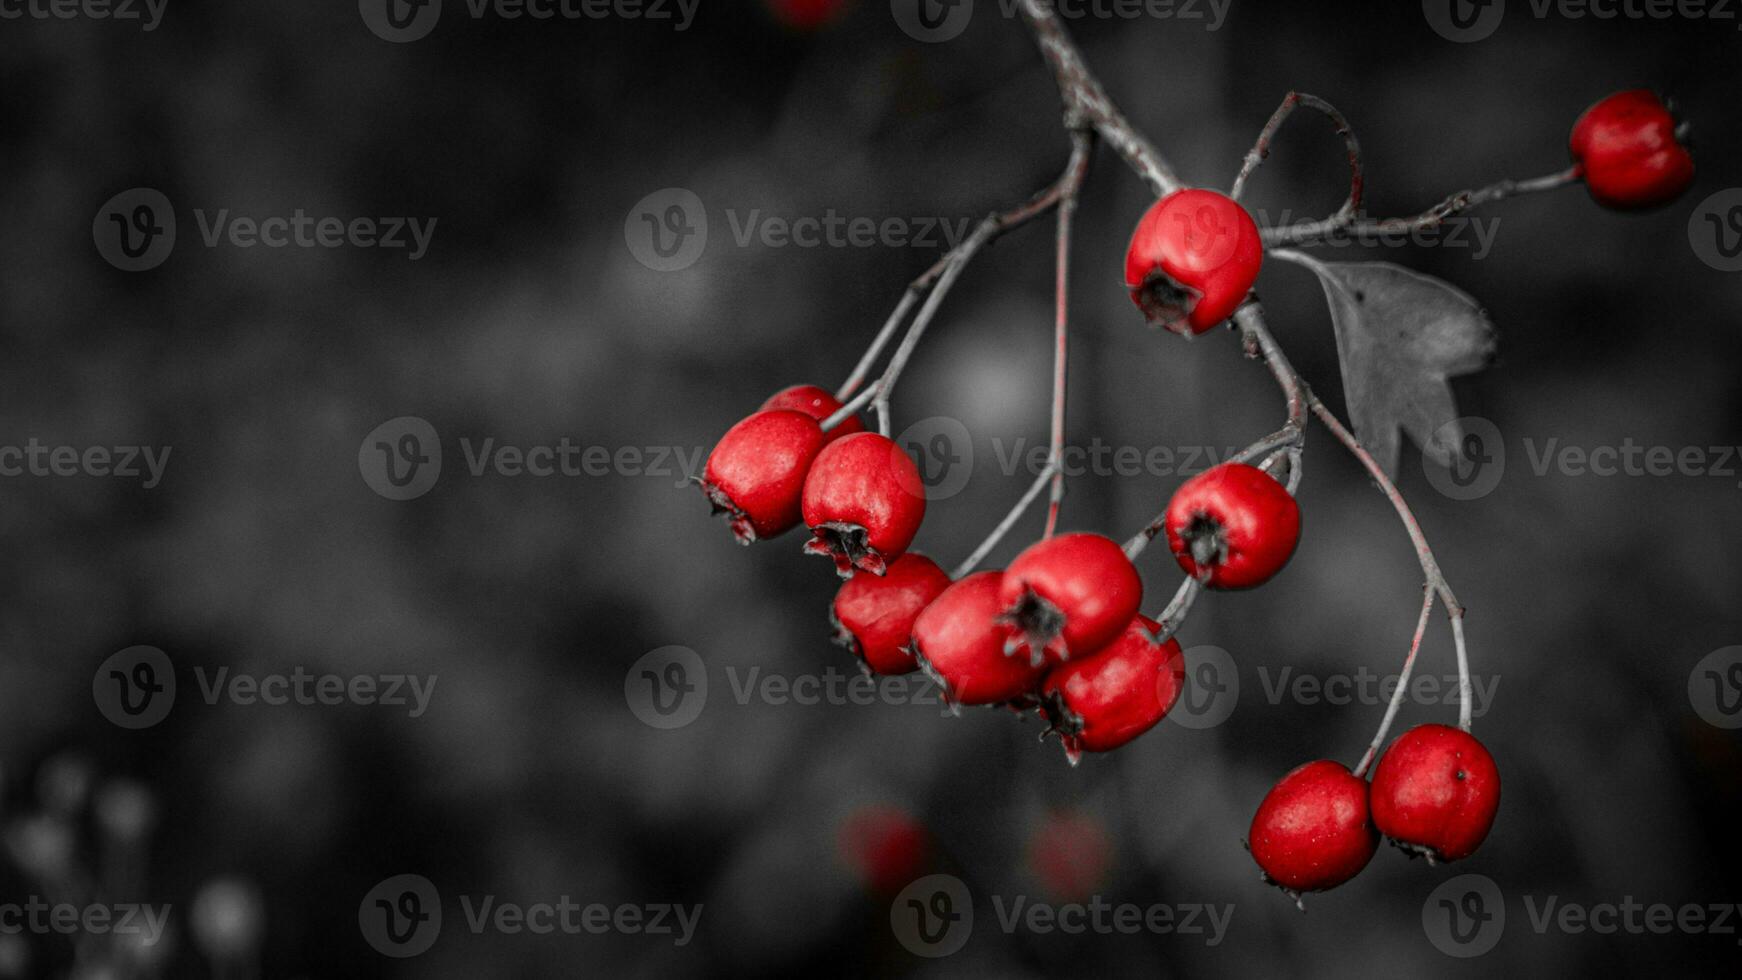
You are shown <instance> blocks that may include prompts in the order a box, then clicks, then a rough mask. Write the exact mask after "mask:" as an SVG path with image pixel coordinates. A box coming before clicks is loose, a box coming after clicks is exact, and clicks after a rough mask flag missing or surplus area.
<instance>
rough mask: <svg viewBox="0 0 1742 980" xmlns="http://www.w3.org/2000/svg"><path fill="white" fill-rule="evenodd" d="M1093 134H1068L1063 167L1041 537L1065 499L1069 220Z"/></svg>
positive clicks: (1048, 531)
mask: <svg viewBox="0 0 1742 980" xmlns="http://www.w3.org/2000/svg"><path fill="white" fill-rule="evenodd" d="M1093 147H1094V136H1093V135H1092V134H1091V133H1089V132H1088V131H1086V130H1084V131H1078V132H1074V133H1072V134H1071V161H1070V164H1069V165H1068V166H1067V167H1065V177H1064V181H1065V187H1064V194H1063V196H1062V197H1061V198H1060V200H1059V212H1058V243H1057V252H1058V258H1057V271H1056V274H1055V276H1054V281H1053V293H1054V296H1055V300H1054V309H1053V361H1052V444H1051V449H1050V451H1049V452H1048V453H1047V459H1048V460H1049V461H1051V462H1052V464H1053V476H1052V494H1051V496H1050V498H1049V500H1048V503H1047V508H1046V529H1045V530H1044V531H1043V532H1042V533H1041V537H1042V538H1050V537H1052V536H1053V532H1054V531H1056V530H1058V523H1059V506H1060V505H1061V504H1063V503H1064V499H1065V468H1064V451H1065V373H1066V372H1065V364H1066V354H1067V352H1068V347H1069V341H1070V286H1071V219H1072V218H1074V217H1075V216H1076V213H1077V193H1078V192H1079V191H1080V190H1082V186H1083V178H1084V177H1085V176H1087V174H1088V171H1089V154H1090V152H1091V150H1092V149H1093Z"/></svg>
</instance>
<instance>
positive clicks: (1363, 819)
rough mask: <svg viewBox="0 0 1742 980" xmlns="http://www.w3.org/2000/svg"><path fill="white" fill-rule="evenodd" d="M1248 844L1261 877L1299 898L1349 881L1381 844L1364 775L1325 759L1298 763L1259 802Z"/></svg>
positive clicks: (1363, 866)
mask: <svg viewBox="0 0 1742 980" xmlns="http://www.w3.org/2000/svg"><path fill="white" fill-rule="evenodd" d="M1247 846H1248V847H1250V848H1251V849H1252V857H1253V859H1254V860H1256V861H1257V862H1258V867H1260V868H1262V869H1263V870H1264V877H1265V878H1266V879H1267V880H1268V881H1270V882H1271V883H1272V884H1274V885H1277V886H1279V887H1281V888H1283V889H1284V890H1286V891H1288V892H1290V893H1293V894H1295V895H1296V897H1297V898H1298V896H1299V894H1300V893H1301V892H1315V891H1323V890H1324V889H1326V888H1335V887H1336V886H1338V885H1340V884H1342V883H1343V882H1345V881H1348V880H1349V879H1350V878H1353V877H1355V875H1357V874H1359V873H1360V871H1361V869H1362V868H1365V867H1366V866H1367V862H1368V861H1369V860H1371V859H1372V857H1373V852H1374V851H1375V850H1377V849H1378V847H1379V833H1378V832H1377V831H1375V830H1374V829H1373V821H1372V820H1370V819H1369V818H1368V814H1367V781H1366V780H1365V779H1361V778H1360V777H1358V776H1355V775H1353V774H1352V773H1350V772H1349V770H1348V769H1346V768H1344V767H1343V765H1342V764H1341V763H1338V762H1331V761H1330V760H1328V759H1320V760H1319V761H1317V762H1309V763H1307V764H1306V765H1304V766H1301V767H1300V768H1299V769H1296V770H1294V771H1293V772H1291V773H1289V774H1288V775H1286V776H1284V777H1282V781H1281V782H1279V783H1277V784H1276V785H1275V786H1274V787H1272V788H1271V790H1270V792H1269V793H1268V794H1266V795H1265V797H1264V802H1263V803H1261V804H1259V805H1258V813H1257V814H1256V815H1255V816H1253V818H1252V830H1251V832H1250V833H1249V834H1248V839H1247Z"/></svg>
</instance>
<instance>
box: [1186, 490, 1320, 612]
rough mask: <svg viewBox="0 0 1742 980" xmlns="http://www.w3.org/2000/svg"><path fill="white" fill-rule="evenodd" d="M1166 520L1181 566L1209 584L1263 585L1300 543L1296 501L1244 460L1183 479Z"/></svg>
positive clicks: (1221, 586)
mask: <svg viewBox="0 0 1742 980" xmlns="http://www.w3.org/2000/svg"><path fill="white" fill-rule="evenodd" d="M1166 523H1167V544H1168V547H1169V548H1171V549H1173V556H1174V558H1175V559H1177V560H1178V561H1179V567H1181V568H1183V569H1185V572H1186V574H1187V575H1191V576H1193V577H1195V578H1198V579H1199V580H1201V581H1203V582H1204V584H1205V585H1208V586H1209V587H1210V588H1212V589H1250V588H1253V587H1254V586H1259V585H1263V584H1264V583H1265V582H1268V581H1270V578H1271V576H1273V575H1275V574H1276V573H1277V572H1280V571H1282V567H1283V566H1284V565H1287V564H1288V560H1289V558H1291V557H1293V555H1294V548H1295V545H1297V544H1299V543H1300V505H1299V504H1297V503H1295V500H1294V497H1293V496H1291V495H1290V494H1289V492H1288V490H1287V489H1285V488H1284V487H1283V485H1282V484H1280V483H1278V482H1276V481H1275V480H1274V479H1271V477H1270V475H1269V474H1267V473H1265V472H1264V471H1263V470H1261V469H1259V468H1258V467H1256V466H1247V465H1246V464H1245V463H1223V464H1222V465H1220V466H1215V467H1212V468H1210V469H1208V470H1206V471H1204V472H1202V473H1199V474H1198V475H1197V476H1194V477H1192V478H1191V479H1190V480H1187V481H1186V482H1185V483H1184V484H1182V485H1181V486H1180V488H1179V490H1177V491H1175V493H1174V495H1173V500H1172V501H1171V502H1169V503H1168V505H1167V522H1166Z"/></svg>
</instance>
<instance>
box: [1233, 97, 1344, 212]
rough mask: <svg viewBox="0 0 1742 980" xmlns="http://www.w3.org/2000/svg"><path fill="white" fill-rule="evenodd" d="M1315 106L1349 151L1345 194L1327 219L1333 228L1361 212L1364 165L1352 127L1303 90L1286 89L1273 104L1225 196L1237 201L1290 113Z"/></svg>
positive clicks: (1328, 106) (1319, 100) (1333, 107)
mask: <svg viewBox="0 0 1742 980" xmlns="http://www.w3.org/2000/svg"><path fill="white" fill-rule="evenodd" d="M1303 105H1304V106H1306V107H1307V108H1309V109H1316V110H1318V111H1319V112H1320V113H1322V114H1324V116H1325V118H1327V119H1329V120H1330V121H1331V125H1332V126H1333V127H1335V129H1336V131H1337V135H1338V136H1340V137H1342V139H1343V148H1344V150H1346V151H1347V152H1348V154H1349V196H1348V198H1347V199H1346V200H1344V202H1343V206H1342V207H1340V208H1338V209H1337V213H1336V214H1334V215H1332V216H1331V217H1330V218H1329V219H1327V221H1328V222H1329V223H1330V224H1331V226H1333V227H1339V226H1341V225H1345V224H1348V223H1349V222H1350V221H1353V220H1354V218H1355V215H1357V214H1359V213H1360V212H1361V195H1362V193H1363V191H1364V190H1365V187H1366V178H1365V177H1364V176H1363V173H1364V168H1363V165H1362V162H1361V143H1360V141H1359V140H1357V139H1356V138H1355V129H1354V127H1352V126H1350V125H1349V120H1348V119H1347V118H1346V117H1344V115H1343V114H1342V113H1341V112H1339V111H1338V110H1337V107H1336V106H1334V105H1331V104H1330V103H1329V102H1326V101H1325V100H1324V99H1321V98H1319V97H1318V96H1316V95H1308V94H1307V93H1305V92H1290V93H1288V95H1286V96H1284V97H1283V99H1282V104H1281V105H1280V106H1277V107H1276V112H1275V114H1274V115H1272V116H1271V117H1270V121H1269V122H1267V123H1265V124H1264V129H1263V130H1261V131H1260V132H1259V134H1258V141H1257V142H1256V143H1253V144H1252V149H1251V150H1249V151H1247V153H1246V160H1245V162H1244V163H1243V164H1242V165H1241V167H1240V175H1239V176H1237V177H1235V178H1234V187H1233V189H1232V190H1231V191H1229V193H1228V196H1229V197H1232V198H1233V199H1234V200H1236V201H1238V200H1240V195H1241V194H1242V193H1244V192H1245V190H1246V181H1247V180H1248V179H1250V178H1251V176H1252V174H1253V173H1254V172H1255V171H1256V170H1257V169H1258V166H1259V164H1261V163H1263V162H1264V160H1265V158H1266V157H1268V156H1270V144H1271V142H1272V141H1273V140H1275V139H1276V132H1277V130H1279V129H1281V128H1282V124H1283V122H1284V121H1286V120H1287V119H1288V117H1289V116H1291V115H1293V114H1294V110H1295V109H1296V108H1297V107H1299V106H1303Z"/></svg>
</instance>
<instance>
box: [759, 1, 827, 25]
mask: <svg viewBox="0 0 1742 980" xmlns="http://www.w3.org/2000/svg"><path fill="white" fill-rule="evenodd" d="M767 3H768V9H769V11H770V12H772V13H773V14H774V17H775V19H776V20H778V21H780V22H781V23H782V24H784V25H785V26H787V27H789V28H791V29H792V30H795V31H814V30H818V29H819V28H822V27H826V26H828V25H829V23H830V22H832V21H834V20H835V18H837V17H839V16H841V14H842V13H843V12H844V11H845V10H846V7H847V2H846V0H767Z"/></svg>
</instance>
